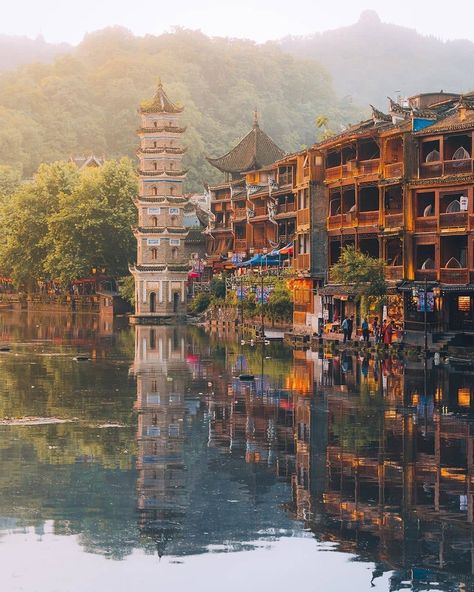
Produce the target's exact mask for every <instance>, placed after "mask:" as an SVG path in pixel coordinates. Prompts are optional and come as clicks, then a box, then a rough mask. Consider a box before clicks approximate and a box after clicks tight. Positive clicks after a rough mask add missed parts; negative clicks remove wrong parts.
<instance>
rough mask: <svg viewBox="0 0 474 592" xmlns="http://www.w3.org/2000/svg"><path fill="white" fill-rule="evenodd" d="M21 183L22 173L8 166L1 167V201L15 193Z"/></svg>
mask: <svg viewBox="0 0 474 592" xmlns="http://www.w3.org/2000/svg"><path fill="white" fill-rule="evenodd" d="M20 182H21V173H20V171H19V170H18V169H16V168H14V167H12V166H8V165H0V200H3V199H5V198H6V197H9V196H10V195H12V194H13V193H15V191H16V190H17V189H18V187H19V186H20Z"/></svg>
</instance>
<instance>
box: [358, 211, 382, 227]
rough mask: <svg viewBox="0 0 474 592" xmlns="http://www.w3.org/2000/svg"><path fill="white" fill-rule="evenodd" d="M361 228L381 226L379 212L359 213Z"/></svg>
mask: <svg viewBox="0 0 474 592" xmlns="http://www.w3.org/2000/svg"><path fill="white" fill-rule="evenodd" d="M357 221H358V224H359V226H378V224H379V212H378V210H376V211H374V212H359V215H358V216H357Z"/></svg>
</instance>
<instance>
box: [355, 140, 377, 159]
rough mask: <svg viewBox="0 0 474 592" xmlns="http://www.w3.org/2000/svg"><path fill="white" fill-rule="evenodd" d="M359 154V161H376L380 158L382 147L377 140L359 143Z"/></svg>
mask: <svg viewBox="0 0 474 592" xmlns="http://www.w3.org/2000/svg"><path fill="white" fill-rule="evenodd" d="M357 152H358V159H359V160H374V159H377V158H380V147H379V145H378V144H377V142H376V141H375V140H366V141H362V142H359V145H358V147H357Z"/></svg>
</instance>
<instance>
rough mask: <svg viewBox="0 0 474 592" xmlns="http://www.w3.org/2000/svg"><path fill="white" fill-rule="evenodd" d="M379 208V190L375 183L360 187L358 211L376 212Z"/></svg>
mask: <svg viewBox="0 0 474 592" xmlns="http://www.w3.org/2000/svg"><path fill="white" fill-rule="evenodd" d="M378 209H379V190H378V187H376V186H375V185H370V186H366V187H361V188H360V190H359V211H360V212H376V211H378Z"/></svg>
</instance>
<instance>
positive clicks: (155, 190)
mask: <svg viewBox="0 0 474 592" xmlns="http://www.w3.org/2000/svg"><path fill="white" fill-rule="evenodd" d="M152 193H153V195H158V188H157V187H153V188H152Z"/></svg>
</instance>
